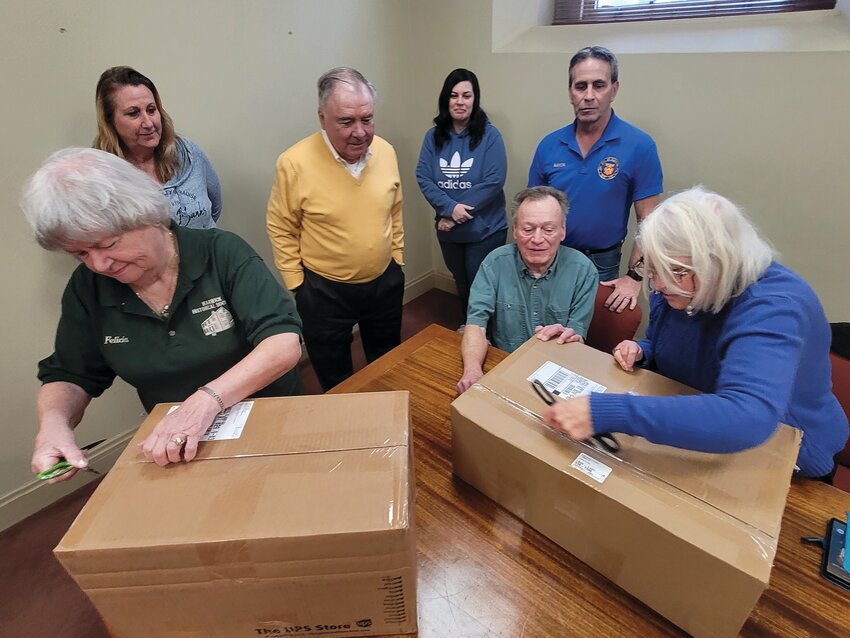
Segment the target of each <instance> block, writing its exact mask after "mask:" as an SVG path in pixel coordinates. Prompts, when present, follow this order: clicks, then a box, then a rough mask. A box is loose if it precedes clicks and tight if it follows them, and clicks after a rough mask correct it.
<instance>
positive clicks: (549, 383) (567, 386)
mask: <svg viewBox="0 0 850 638" xmlns="http://www.w3.org/2000/svg"><path fill="white" fill-rule="evenodd" d="M535 379H537V380H538V381H540V383H542V384H543V385H544V386H546V389H547V390H549V392H551V393H552V394H554V395H555V396H559V397H562V398H564V399H572V398H573V397H582V396H585V395H588V394H590V393H591V392H605V390H607V389H608V388H607V387H606V386H604V385H600V384H598V383H596V382H595V381H591V380H590V379H588V378H587V377H583V376H581V375H580V374H577V373H575V372H573V371H572V370H567V369H566V368H562V367H561V366H559V365H558V364H557V363H554V362H552V361H547V362H546V363H544V364H543V365H542V366H540V367H539V368H537V370H536V371H535V372H534V373H533V374H532V375H531V376H530V377H528V380H529V381H534V380H535Z"/></svg>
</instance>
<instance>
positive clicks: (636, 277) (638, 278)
mask: <svg viewBox="0 0 850 638" xmlns="http://www.w3.org/2000/svg"><path fill="white" fill-rule="evenodd" d="M626 276H627V277H630V278H632V279H634V280H635V281H643V277H641V276H640V275H639V274H638V271H637V270H635V269H634V268H629V270H628V271H627V272H626Z"/></svg>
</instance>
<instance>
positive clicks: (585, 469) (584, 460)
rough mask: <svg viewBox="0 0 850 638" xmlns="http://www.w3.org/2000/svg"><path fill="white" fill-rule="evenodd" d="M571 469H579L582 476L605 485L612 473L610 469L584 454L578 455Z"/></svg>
mask: <svg viewBox="0 0 850 638" xmlns="http://www.w3.org/2000/svg"><path fill="white" fill-rule="evenodd" d="M570 467H573V468H575V469H577V470H578V471H579V472H581V473H582V474H587V475H588V476H589V477H590V478H592V479H593V480H594V481H596V482H597V483H604V482H605V479H607V478H608V475H609V474H610V473H611V468H610V467H608V466H607V465H605V464H604V463H600V462H599V461H597V460H596V459H595V458H593V457H592V456H588V455H587V454H584V453H583V452H582V453H581V454H579V455H578V457H577V458H576V460H575V461H573V462H572V465H571V466H570Z"/></svg>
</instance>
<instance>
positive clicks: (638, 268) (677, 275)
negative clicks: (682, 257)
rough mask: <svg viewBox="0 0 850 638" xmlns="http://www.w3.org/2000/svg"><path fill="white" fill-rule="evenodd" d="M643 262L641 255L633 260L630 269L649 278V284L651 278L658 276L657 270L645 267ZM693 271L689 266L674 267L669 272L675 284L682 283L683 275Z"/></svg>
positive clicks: (685, 275)
mask: <svg viewBox="0 0 850 638" xmlns="http://www.w3.org/2000/svg"><path fill="white" fill-rule="evenodd" d="M644 264H645V262H644V259H643V257H641V258H640V259H638V260H637V261H636V262H635V264H634V266H632V270H634V271H635V272H636V273H637V274H639V275H640V276H641V277H647V278H648V279H650V284H651V283H652V281H651V280H654V279H656V278H657V277H658V271H656V270H653V269H652V268H649V267H645V266H644ZM693 272H694V271H693V270H691V269H690V268H676V269H675V270H671V271H670V274H671V275H673V279H674V280H675V281H676V283H677V284H679V283H682V280H683V279H684V278H685V277H687V276H688V275H691V274H693Z"/></svg>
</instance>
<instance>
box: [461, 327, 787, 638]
mask: <svg viewBox="0 0 850 638" xmlns="http://www.w3.org/2000/svg"><path fill="white" fill-rule="evenodd" d="M535 375H536V376H537V378H540V379H541V381H543V382H544V383H545V385H546V386H547V388H549V389H550V390H551V391H553V392H554V393H555V394H560V395H561V396H564V397H569V396H573V395H579V394H582V393H584V392H587V391H588V390H594V391H606V392H633V393H636V394H639V395H673V394H689V393H693V392H694V391H693V390H692V389H690V388H687V387H686V386H683V385H681V384H679V383H676V382H675V381H672V380H670V379H667V378H665V377H662V376H660V375H657V374H654V373H652V372H649V371H645V370H640V371H637V372H635V373H627V372H624V371H622V370H621V369H620V368H619V367H617V366H616V364H615V363H614V361H613V359H612V357H611V356H610V355H607V354H605V353H602V352H599V351H597V350H594V349H593V348H589V347H587V346H584V345H582V344H568V345H559V344H556V343H553V342H541V341H539V340H537V339H531V340H530V341H529V342H527V343H526V344H524V345H523V346H522V347H521V348H519V349H518V350H517V351H515V352H514V353H512V354H511V355H510V356H509V357H507V358H506V359H505V360H504V361H502V362H501V363H500V364H499V365H497V366H496V367H495V368H494V369H493V370H491V371H490V372H489V373H488V374H486V375H485V376H484V377H482V378H481V380H480V381H479V383H478V384H477V385H475V386H473V387H472V388H470V389H469V390H467V391H466V392H465V393H464V394H462V395H461V396H460V397H458V398H457V399H456V400H455V401H454V403H452V456H453V464H454V472H455V474H457V475H458V476H459V477H460V478H461V479H463V480H464V481H466V482H467V483H470V484H471V485H473V486H475V487H476V488H478V489H479V490H480V491H481V492H483V493H484V494H486V495H487V496H489V497H490V498H492V499H493V500H495V501H496V502H498V503H500V504H501V505H502V506H504V507H505V508H506V509H508V510H509V511H511V512H512V513H514V514H515V515H516V516H518V517H520V518H522V519H523V520H524V521H526V522H527V523H529V524H530V525H531V526H532V527H534V528H535V529H537V530H538V531H540V532H541V533H542V534H544V535H546V536H547V537H549V538H550V539H552V540H553V541H555V542H556V543H558V544H559V545H560V546H561V547H563V548H564V549H566V550H567V551H569V552H570V553H572V554H573V555H575V556H576V557H577V558H579V559H581V560H582V561H583V562H585V563H586V564H588V565H590V566H591V567H593V568H594V569H596V570H597V571H598V572H599V573H601V574H603V575H604V576H606V577H607V578H609V579H610V580H612V581H613V582H615V583H616V584H617V585H619V586H620V587H622V588H623V589H625V590H626V591H628V592H629V593H631V594H632V595H634V596H636V597H637V598H639V599H640V600H641V601H643V602H644V603H645V604H647V605H648V606H650V607H652V608H653V609H655V610H656V611H658V612H659V613H660V614H662V615H664V616H665V617H666V618H668V619H669V620H670V621H672V622H673V623H675V624H677V625H678V626H680V627H681V628H683V629H685V630H686V631H688V632H689V633H691V634H693V635H695V636H734V635H737V632H738V630H739V629H740V628H741V626H742V625H743V623H744V622H745V621H746V619H747V617H748V616H749V614H750V612H751V611H752V609H753V607H754V606H755V604H756V602H757V601H758V599H759V596H760V595H761V593H762V592H763V591H764V590H765V589H766V588H767V586H768V581H769V578H770V570H771V567H772V564H773V558H774V555H775V554H776V547H777V542H778V539H779V527H780V523H781V520H782V513H783V510H784V508H785V500H786V498H787V495H788V489H789V485H790V479H791V474H792V472H793V469H794V465H795V461H796V458H797V452H798V450H799V445H800V440H801V433H800V432H799V430H796V429H794V428H791V427H788V426H786V425H780V426H779V427H778V429H777V431H776V433H775V434H774V436H773V437H772V438H771V439H770V440H769V441H767V442H766V443H765V444H763V445H761V446H759V447H757V448H754V449H751V450H747V451H744V452H739V453H736V454H706V453H701V452H693V451H689V450H681V449H676V448H672V447H668V446H663V445H654V444H652V443H649V442H648V441H646V440H645V439H643V438H640V437H630V436H627V435H622V434H617V435H616V437H617V440H618V442H619V443H620V445H621V448H622V449H621V450H620V452H618V453H616V455H614V454H610V453H607V452H605V451H601V450H598V449H596V448H594V447H593V446H591V445H589V444H586V443H581V442H573V441H570V440H568V439H566V438H565V437H563V436H561V435H559V434H557V433H555V432H554V431H552V430H551V429H549V428H548V427H547V426H546V425H545V424H544V423H543V421H542V419H541V418H540V414H542V413H543V411H544V410H545V408H546V405H545V403H544V402H543V401H542V400H541V399H540V397H539V396H537V394H536V393H535V392H534V390H533V389H532V387H531V384H530V382H529V378H531V377H535Z"/></svg>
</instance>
